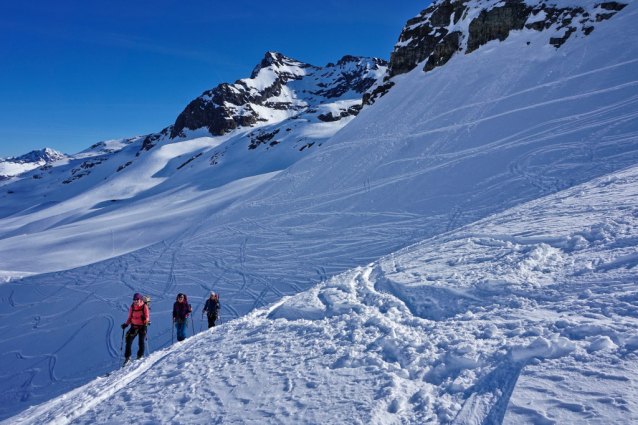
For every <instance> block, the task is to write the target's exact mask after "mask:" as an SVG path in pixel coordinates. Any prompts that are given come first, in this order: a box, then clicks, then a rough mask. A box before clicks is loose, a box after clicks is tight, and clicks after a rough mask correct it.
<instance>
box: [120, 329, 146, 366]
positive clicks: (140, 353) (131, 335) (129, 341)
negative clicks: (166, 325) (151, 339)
mask: <svg viewBox="0 0 638 425" xmlns="http://www.w3.org/2000/svg"><path fill="white" fill-rule="evenodd" d="M136 336H137V337H138V342H139V349H138V350H137V358H138V359H139V358H141V357H144V338H145V337H146V326H131V328H130V329H129V330H128V332H127V333H126V351H124V357H126V358H127V359H128V358H129V357H131V346H132V345H133V340H134V339H135V337H136Z"/></svg>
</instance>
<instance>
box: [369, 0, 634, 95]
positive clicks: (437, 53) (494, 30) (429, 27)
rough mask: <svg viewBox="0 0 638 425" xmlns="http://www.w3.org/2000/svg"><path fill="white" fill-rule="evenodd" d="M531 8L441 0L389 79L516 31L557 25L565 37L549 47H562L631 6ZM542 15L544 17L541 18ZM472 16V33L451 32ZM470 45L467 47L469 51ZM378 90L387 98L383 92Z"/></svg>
mask: <svg viewBox="0 0 638 425" xmlns="http://www.w3.org/2000/svg"><path fill="white" fill-rule="evenodd" d="M490 3H491V5H490ZM528 3H529V2H528ZM528 3H525V2H524V1H523V0H504V1H500V2H497V1H489V0H488V4H487V5H485V4H484V5H483V6H480V5H479V6H478V7H482V8H483V9H482V10H480V12H479V13H478V16H477V15H476V11H475V13H468V12H469V8H470V7H473V6H472V5H470V3H469V2H468V1H467V0H439V1H438V2H436V3H434V4H433V5H431V6H430V7H428V8H427V9H425V10H424V11H422V12H421V13H420V14H419V15H418V16H417V17H415V18H413V19H411V20H409V21H408V22H407V24H406V26H405V28H404V29H403V31H402V32H401V35H400V37H399V41H398V42H397V45H396V46H395V48H394V51H393V52H392V55H391V56H390V63H389V69H388V75H389V77H390V78H391V77H393V76H395V75H399V74H404V73H406V72H409V71H411V70H413V69H414V68H416V66H417V65H418V64H420V63H422V62H424V61H425V66H424V68H423V70H424V71H425V72H428V71H431V70H433V69H434V68H436V67H438V66H442V65H444V64H445V63H447V62H448V61H449V60H450V58H451V57H452V56H453V55H454V54H455V53H456V52H458V51H462V50H465V54H468V53H471V52H473V51H475V50H476V49H478V48H479V47H480V46H483V45H484V44H486V43H488V42H490V41H493V40H500V41H503V40H505V39H506V38H507V37H508V36H509V34H510V32H511V31H516V30H522V29H524V28H527V29H532V30H536V31H544V30H547V29H549V28H551V27H552V26H554V25H555V26H556V29H557V30H563V32H562V34H561V35H560V36H557V37H551V38H550V41H549V43H550V44H551V45H553V46H555V47H556V48H559V47H560V46H562V45H563V44H564V43H565V42H566V41H567V40H568V39H569V38H570V36H571V35H572V34H574V33H576V32H577V31H582V33H583V34H584V35H589V34H591V32H592V31H593V30H594V26H593V25H592V24H593V23H596V22H601V21H603V20H606V19H609V18H610V17H612V16H613V15H615V14H616V13H618V11H620V10H622V9H623V8H624V7H625V6H626V5H625V4H621V3H617V2H606V3H600V4H597V5H595V6H594V8H593V10H590V11H586V10H585V9H584V8H582V7H578V6H575V7H565V8H557V7H555V6H551V5H548V3H546V2H544V1H539V3H538V4H537V5H535V6H534V5H529V4H528ZM474 7H476V6H474ZM590 8H591V6H590ZM541 12H542V13H543V15H540V16H539V13H541ZM468 14H469V15H470V16H476V17H475V18H473V19H472V21H471V22H469V25H468V30H467V32H466V33H464V32H461V31H452V32H450V29H449V27H450V26H451V25H453V24H454V25H455V24H457V23H458V21H459V20H460V19H466V17H467V16H468ZM537 17H538V19H536V18H537ZM528 22H529V23H528ZM452 29H453V28H452ZM465 40H467V45H466V46H465V47H464V46H463V42H464V41H465ZM375 91H379V93H383V91H381V88H380V87H377V88H376V89H375ZM370 101H372V102H373V101H374V95H373V94H372V93H370V94H369V95H367V98H364V104H366V102H370Z"/></svg>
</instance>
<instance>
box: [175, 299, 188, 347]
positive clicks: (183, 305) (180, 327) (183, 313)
mask: <svg viewBox="0 0 638 425" xmlns="http://www.w3.org/2000/svg"><path fill="white" fill-rule="evenodd" d="M191 311H193V309H192V308H191V306H190V304H189V303H188V298H186V295H185V294H182V293H179V294H177V301H175V304H173V322H175V329H176V330H177V340H178V341H183V340H185V339H186V328H188V315H189V314H190V313H191Z"/></svg>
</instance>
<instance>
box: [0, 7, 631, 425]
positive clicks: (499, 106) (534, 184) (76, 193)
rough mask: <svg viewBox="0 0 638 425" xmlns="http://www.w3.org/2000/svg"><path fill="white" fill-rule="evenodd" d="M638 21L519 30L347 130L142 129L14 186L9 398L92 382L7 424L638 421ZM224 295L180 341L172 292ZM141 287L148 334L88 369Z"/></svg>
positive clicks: (2, 262) (2, 195)
mask: <svg viewBox="0 0 638 425" xmlns="http://www.w3.org/2000/svg"><path fill="white" fill-rule="evenodd" d="M635 22H636V6H635V3H634V2H631V3H630V4H629V6H627V7H626V8H625V9H624V10H622V11H621V12H618V14H617V15H616V16H614V17H613V18H612V19H610V20H608V21H603V22H600V23H599V24H597V25H596V28H595V30H594V31H593V32H592V33H591V34H590V35H589V36H579V37H575V36H572V38H570V39H569V40H568V41H567V42H566V43H565V44H564V45H563V46H561V47H560V49H556V48H554V47H553V46H551V45H549V43H548V41H549V38H550V37H551V36H553V35H554V33H552V31H543V32H537V31H534V30H523V31H518V32H512V33H511V34H510V36H509V38H508V39H507V40H505V41H503V42H499V41H493V42H490V43H488V44H487V45H485V46H482V47H481V48H479V49H478V50H476V51H475V52H472V53H471V54H468V55H464V54H458V55H455V56H454V57H453V58H452V59H451V60H450V61H449V62H448V63H447V64H446V65H445V66H443V67H440V68H436V69H434V70H433V71H431V72H428V73H425V74H424V73H423V72H422V71H421V68H422V66H420V67H417V68H416V69H415V70H414V71H412V72H411V73H409V74H406V75H401V76H398V77H395V78H394V79H393V80H394V81H395V83H396V85H395V86H394V87H393V88H392V89H391V90H390V91H389V93H388V94H386V95H385V96H384V97H382V98H380V99H378V100H377V101H376V103H375V104H374V105H372V106H371V107H368V108H364V110H363V111H362V112H361V113H360V114H359V116H358V117H357V118H355V119H353V120H351V121H349V124H348V125H345V123H343V122H341V121H343V120H341V121H339V122H336V123H325V122H319V120H317V119H316V118H313V117H312V114H310V115H306V116H304V117H303V119H304V120H306V121H305V124H307V125H303V126H302V125H300V126H299V127H294V124H295V120H289V119H287V120H285V121H283V122H281V123H275V124H268V125H267V126H264V127H263V128H260V129H240V130H238V131H237V132H235V133H233V134H230V135H228V136H225V138H221V139H216V138H210V137H206V134H202V133H201V132H197V131H195V132H192V133H188V134H187V135H186V137H185V138H181V139H179V140H175V141H171V142H167V141H164V143H162V144H161V145H158V146H156V147H155V148H153V149H151V150H150V151H148V152H144V153H143V154H142V155H140V156H139V157H137V156H136V152H138V151H139V149H140V147H141V143H142V141H141V140H140V139H131V140H130V144H126V146H124V147H122V148H121V149H120V150H118V151H117V152H114V153H113V156H109V157H108V159H107V160H106V161H105V162H104V164H103V165H100V164H94V163H93V162H89V163H87V161H96V160H97V159H100V158H101V157H100V156H99V155H97V156H96V155H93V154H90V153H89V154H87V155H88V156H89V157H87V158H86V159H74V158H71V159H69V160H68V161H66V162H65V161H60V163H61V164H59V166H56V167H52V168H51V169H48V170H42V173H40V174H39V175H43V177H44V174H48V173H49V172H51V174H49V175H50V176H53V177H52V178H54V179H58V180H53V181H55V182H57V183H55V184H57V186H55V188H56V190H52V191H51V193H47V191H46V190H45V188H46V187H45V186H35V185H33V183H30V184H27V183H26V182H27V181H29V182H35V181H36V180H38V179H37V178H35V179H34V178H33V177H32V175H31V174H29V173H27V175H26V176H25V178H23V180H20V181H17V182H14V183H11V184H10V185H5V186H4V187H3V189H2V192H0V209H4V210H3V213H2V217H3V218H1V219H0V231H1V232H2V233H0V269H3V270H5V271H6V273H5V275H4V276H5V277H4V278H3V279H2V280H1V281H2V282H4V283H1V284H0V299H1V300H2V303H1V304H0V314H1V315H2V318H3V321H2V322H1V324H0V353H2V354H1V357H0V376H1V377H2V378H3V379H2V380H1V381H0V400H1V403H0V417H2V418H9V417H10V416H11V415H14V414H16V413H18V412H20V411H22V410H24V409H26V408H27V407H28V406H33V405H36V404H39V403H41V402H45V401H47V400H50V399H52V397H55V396H57V395H60V394H62V393H64V392H66V391H68V390H71V389H74V388H76V389H75V390H73V392H71V393H70V394H68V395H66V396H64V397H65V398H58V399H53V400H50V401H48V402H47V403H46V404H43V405H40V406H38V407H34V408H31V409H30V410H27V411H25V412H23V413H21V414H20V415H19V416H17V417H13V418H10V419H8V420H7V422H10V423H15V422H18V423H19V421H23V423H30V422H35V423H37V422H42V423H47V422H52V423H66V422H70V421H75V422H77V423H86V422H91V421H93V422H102V423H118V422H124V423H125V422H127V421H129V420H130V418H136V419H137V418H138V417H139V415H145V416H144V417H145V418H146V417H148V421H149V422H153V421H154V422H158V423H161V422H170V421H175V422H181V423H210V422H214V421H216V420H219V421H225V422H226V421H227V422H230V423H233V422H237V423H241V422H264V423H267V422H274V423H280V422H287V423H298V422H304V421H305V422H325V423H343V422H352V423H356V422H357V421H360V422H372V423H424V422H426V421H428V420H431V421H432V422H434V423H437V422H438V423H449V422H456V423H489V422H494V423H500V421H504V422H505V423H537V424H538V423H583V422H589V423H597V422H598V423H601V422H614V421H616V422H631V421H632V420H635V416H636V412H637V410H636V405H635V404H636V400H637V398H636V383H635V378H634V377H635V376H636V374H635V364H636V363H635V360H636V358H635V354H634V350H635V349H637V348H638V331H637V330H636V323H635V318H636V317H637V313H636V309H635V303H636V293H637V292H636V288H635V281H636V279H635V265H636V264H638V254H636V252H635V246H636V245H637V243H636V241H638V238H637V236H636V222H635V220H636V217H637V216H638V212H637V211H636V210H635V200H636V193H635V188H636V175H637V173H638V170H637V169H636V167H635V165H636V164H637V163H638V161H637V159H638V121H637V120H636V117H637V116H638V79H637V76H638V34H637V31H638V28H636V26H635V25H634V23H635ZM528 42H529V45H528ZM343 100H344V101H346V100H347V99H343ZM322 107H323V106H322ZM331 107H332V106H331ZM330 124H332V125H334V127H333V130H334V132H333V133H332V134H330V132H329V131H326V132H322V131H323V130H322V129H324V127H325V126H327V125H330ZM268 126H271V127H268ZM289 126H290V127H289ZM287 128H291V130H290V131H286V129H287ZM275 129H279V130H280V132H279V133H278V135H279V134H281V135H288V134H290V136H286V137H290V138H289V139H288V143H283V142H282V143H281V144H278V145H275V146H274V147H272V146H269V145H268V144H262V145H260V146H259V147H258V148H257V149H256V151H259V156H257V155H247V154H246V150H247V149H246V148H247V145H248V144H249V143H250V140H249V139H250V138H249V137H247V136H249V133H250V132H254V133H253V135H254V136H256V135H257V134H258V132H259V131H264V132H273V131H274V130H275ZM337 130H340V131H338V132H337ZM294 132H297V133H296V134H295V135H294V136H293V134H294ZM303 132H307V133H309V134H319V135H322V136H321V137H324V138H322V139H320V140H317V141H314V143H313V145H310V143H312V141H311V140H307V141H302V137H298V136H299V135H300V134H301V133H303ZM314 132H316V133H314ZM335 133H336V134H335ZM333 134H334V136H333ZM331 136H332V137H331ZM304 137H305V136H304ZM317 137H320V136H317ZM127 143H128V142H127ZM320 144H321V146H320ZM237 146H240V148H235V147H237ZM304 146H306V148H304V149H303V150H301V148H303V147H304ZM274 148H285V149H280V150H277V149H274ZM311 148H312V149H311ZM275 152H278V153H281V152H284V154H283V155H282V156H275V154H274V153H275ZM285 152H287V154H285ZM200 153H202V155H201V156H198V155H199V154H200ZM249 153H255V152H253V151H250V152H249ZM299 153H302V155H299ZM175 155H177V156H175ZM113 158H117V160H113ZM191 159H192V161H190V162H188V163H186V162H187V161H189V160H191ZM128 162H132V164H131V165H130V166H126V167H125V168H123V169H122V170H121V171H120V172H116V170H117V169H118V168H119V167H120V166H122V165H124V164H126V163H128ZM213 162H217V164H216V165H214V166H213V165H211V164H212V163H213ZM81 164H84V165H85V167H86V168H85V167H82V165H81ZM90 164H94V165H90ZM182 165H184V166H183V167H181V166H182ZM180 167H181V168H180ZM89 168H90V169H91V171H93V170H95V171H93V172H92V173H91V174H90V175H88V174H85V175H84V177H82V178H75V180H73V181H72V182H71V183H68V186H66V185H65V186H62V184H63V183H62V181H66V180H64V179H70V178H72V176H73V177H77V176H78V175H79V174H82V173H84V172H85V171H88V170H89ZM72 170H76V171H75V172H73V171H72ZM211 170H213V171H211ZM34 175H35V174H34ZM98 183H99V184H98ZM232 185H237V186H232ZM36 187H37V189H36V190H34V188H36ZM59 187H66V188H72V189H68V190H67V189H65V190H58V189H57V188H59ZM53 188H54V184H53V183H52V184H51V189H53ZM9 189H12V191H13V193H12V194H9V193H8V190H9ZM47 189H48V188H47ZM236 189H239V191H236ZM14 195H18V196H14ZM44 195H47V196H46V197H45V196H44ZM11 196H13V198H12V199H13V201H12V202H10V203H9V202H6V200H7V199H8V198H7V197H11ZM45 198H52V199H50V200H49V199H45ZM113 201H115V202H113ZM528 202H531V203H528ZM154 205H155V207H154ZM182 205H183V206H182ZM481 220H482V221H481ZM107 229H112V230H107ZM38 233H39V234H40V235H39V236H35V235H36V234H38ZM83 241H85V242H83ZM422 241H423V242H422ZM415 243H418V244H417V245H414V246H411V247H410V248H405V247H407V246H410V245H413V244H415ZM138 248H142V249H138ZM401 249H404V250H403V251H400V252H398V253H395V254H392V253H393V252H397V251H399V250H401ZM91 250H92V251H91ZM125 252H126V253H125ZM379 258H382V259H381V260H378V259H379ZM97 260H103V261H101V262H97ZM82 264H85V266H83V267H79V268H73V267H77V266H78V265H82ZM50 271H56V272H55V273H45V272H50ZM26 273H43V274H41V275H38V276H32V277H25V278H23V279H21V280H16V277H19V276H21V275H23V274H26ZM317 285H318V286H317ZM210 290H214V291H215V292H216V293H219V294H221V303H222V317H223V318H224V325H223V326H221V327H220V328H218V329H215V330H214V331H211V332H204V333H202V335H200V336H197V337H195V338H190V339H189V340H187V341H186V342H184V343H180V344H177V346H174V347H173V348H170V349H169V348H167V347H168V346H169V345H170V342H171V338H170V334H171V326H170V325H171V321H170V309H171V306H172V303H173V301H174V297H175V294H176V293H177V292H185V293H187V294H188V295H189V299H190V300H191V303H192V304H193V306H194V308H195V310H196V312H198V311H199V310H200V309H201V306H202V304H203V298H202V297H204V296H205V294H206V293H207V292H208V291H210ZM134 292H142V293H144V294H149V295H150V296H151V297H152V299H153V308H152V313H151V316H152V322H153V325H152V326H151V328H150V334H149V343H150V348H151V350H152V352H153V354H151V356H150V357H148V358H146V359H145V360H143V361H141V362H139V363H136V364H134V365H133V366H132V367H131V368H130V369H129V370H124V371H120V372H116V373H115V374H113V375H111V376H110V377H108V378H102V379H100V380H98V381H97V382H93V383H89V384H88V386H87V387H82V388H77V387H78V386H79V385H82V384H85V383H86V382H88V381H89V380H91V379H93V378H95V377H96V376H99V375H101V374H104V373H106V372H107V371H111V370H113V369H115V368H116V367H117V362H118V356H119V350H118V346H119V343H120V338H121V335H120V330H119V328H117V324H119V323H121V322H123V321H124V320H125V315H126V311H127V310H128V306H129V305H130V297H131V295H132V293H134ZM295 294H296V295H295ZM288 296H292V297H291V298H286V297H288ZM197 316H199V314H196V318H197V321H196V323H195V330H196V331H197V330H198V329H196V327H197V325H198V324H199V323H198V320H199V317H197ZM230 319H236V320H233V321H230ZM191 331H192V329H191ZM164 349H166V350H164ZM129 372H130V373H129ZM182 378H183V379H182ZM132 382H135V385H133V384H130V383H132ZM138 382H139V386H138V385H137V383H138ZM156 392H158V394H156ZM122 412H126V415H122ZM128 413H138V415H134V414H131V415H129V414H128ZM610 418H611V419H610Z"/></svg>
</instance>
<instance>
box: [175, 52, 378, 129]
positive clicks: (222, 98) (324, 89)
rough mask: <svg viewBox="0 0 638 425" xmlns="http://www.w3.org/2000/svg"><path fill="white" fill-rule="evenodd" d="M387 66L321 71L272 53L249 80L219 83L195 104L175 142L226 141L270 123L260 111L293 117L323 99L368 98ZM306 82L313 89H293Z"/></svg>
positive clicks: (342, 65) (178, 124) (345, 64)
mask: <svg viewBox="0 0 638 425" xmlns="http://www.w3.org/2000/svg"><path fill="white" fill-rule="evenodd" d="M386 66H387V62H386V61H384V60H382V59H377V58H362V57H355V56H344V57H343V58H342V59H340V60H339V61H338V62H337V64H336V65H335V64H332V63H329V64H328V66H326V67H325V68H322V67H317V66H313V65H310V64H307V63H303V62H300V61H297V60H294V59H290V58H288V57H286V56H284V55H282V54H281V53H277V52H268V53H267V54H266V56H265V57H264V58H263V59H262V60H261V62H260V63H259V64H258V65H257V66H256V67H255V69H254V70H253V72H252V74H251V77H250V78H247V79H242V80H238V81H236V82H235V83H234V84H226V83H224V84H220V85H219V86H217V87H216V88H214V89H212V90H209V91H206V92H204V94H202V96H200V97H198V98H197V99H195V100H193V101H192V102H191V103H190V104H189V105H188V106H187V107H186V109H185V110H184V111H183V112H182V113H181V114H180V115H179V117H178V118H177V120H176V121H175V124H174V125H173V126H172V127H171V128H170V138H171V139H174V138H176V137H180V134H183V132H184V131H185V130H196V129H200V128H206V129H207V130H208V132H209V133H210V134H211V135H213V136H222V135H224V134H227V133H228V132H230V131H232V130H234V129H236V128H239V127H250V126H254V125H256V124H258V123H259V122H267V121H268V119H269V118H268V117H267V116H262V114H260V112H258V111H257V109H261V108H260V107H265V108H268V109H272V110H275V111H288V112H290V114H291V115H294V114H295V113H297V112H299V111H301V110H304V109H305V108H307V107H309V106H310V105H312V104H317V103H320V102H321V100H324V101H325V100H331V99H336V98H339V97H342V96H344V95H346V94H347V93H349V92H352V93H356V94H357V95H358V96H363V94H364V92H365V91H366V90H368V89H370V88H371V87H372V86H373V85H375V84H376V83H377V81H378V80H379V77H380V75H382V74H383V72H385V68H386ZM301 80H304V81H305V84H304V87H309V88H310V89H307V88H306V89H302V90H298V89H296V87H293V86H294V83H295V82H297V81H301ZM299 87H300V88H301V85H300V86H299ZM293 92H294V96H292V93H293Z"/></svg>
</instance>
